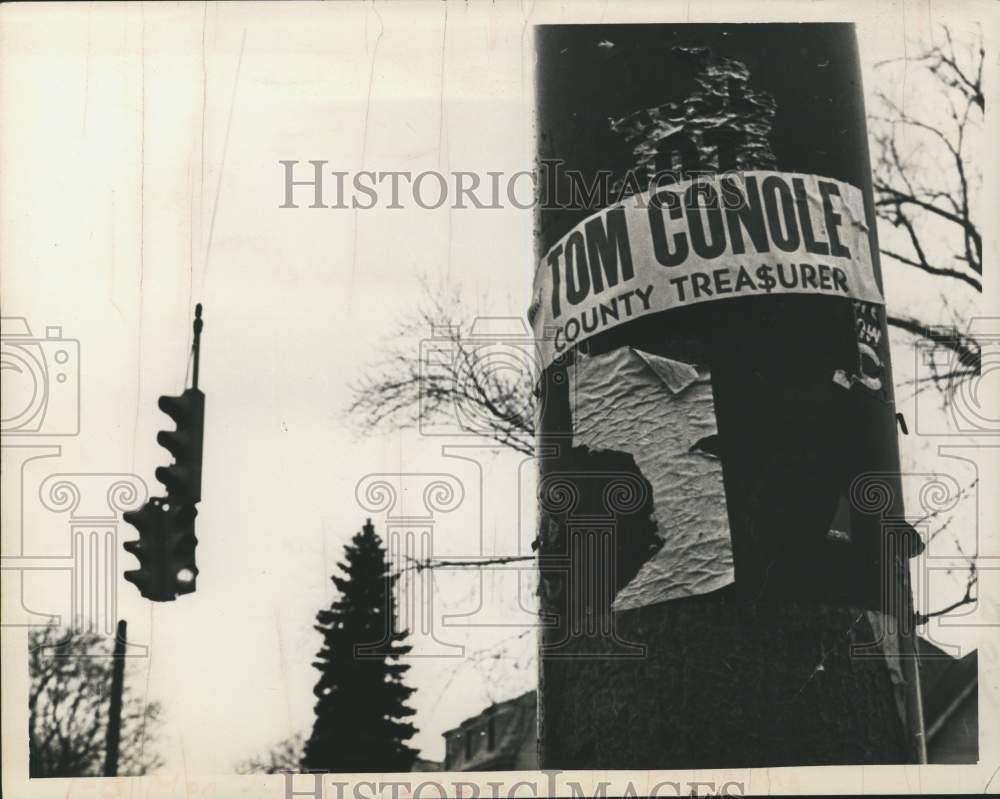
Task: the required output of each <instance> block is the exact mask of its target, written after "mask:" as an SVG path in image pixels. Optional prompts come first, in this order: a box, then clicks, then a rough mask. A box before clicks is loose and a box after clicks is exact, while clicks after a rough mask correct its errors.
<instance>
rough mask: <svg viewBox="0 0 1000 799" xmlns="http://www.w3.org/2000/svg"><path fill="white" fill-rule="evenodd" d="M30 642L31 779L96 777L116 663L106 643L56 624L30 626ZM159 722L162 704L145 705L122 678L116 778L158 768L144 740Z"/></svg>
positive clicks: (101, 765)
mask: <svg viewBox="0 0 1000 799" xmlns="http://www.w3.org/2000/svg"><path fill="white" fill-rule="evenodd" d="M28 642H29V648H30V649H29V660H28V667H29V676H30V679H31V687H30V693H29V694H28V734H29V774H30V776H31V777H99V776H101V775H102V773H103V770H104V758H105V746H106V737H107V728H108V707H109V704H110V691H111V668H112V663H113V661H112V658H111V651H112V650H111V646H110V645H109V642H108V641H107V639H105V638H102V637H101V636H99V635H96V634H93V633H74V632H70V631H68V630H65V629H61V628H58V627H54V626H50V627H42V628H38V629H34V630H32V631H31V633H30V634H29V637H28ZM159 721H160V706H159V704H157V703H156V702H149V703H147V702H146V701H145V700H144V699H143V697H141V696H139V695H137V694H136V693H135V692H134V691H131V690H130V689H129V687H128V681H127V680H126V684H125V688H124V691H123V696H122V718H121V744H120V753H119V761H118V773H119V775H123V776H125V775H128V776H131V775H141V774H147V773H149V772H150V771H152V770H154V769H156V768H158V767H159V766H161V765H162V761H161V760H160V758H159V756H158V755H157V753H156V752H155V750H154V748H153V747H151V746H149V745H148V742H149V741H151V740H155V735H156V732H157V730H158V727H159Z"/></svg>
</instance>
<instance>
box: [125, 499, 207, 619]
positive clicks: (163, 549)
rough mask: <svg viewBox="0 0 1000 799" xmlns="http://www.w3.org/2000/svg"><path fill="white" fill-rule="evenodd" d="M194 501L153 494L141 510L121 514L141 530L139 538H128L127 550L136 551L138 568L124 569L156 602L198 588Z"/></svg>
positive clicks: (129, 577) (127, 576)
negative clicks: (184, 501)
mask: <svg viewBox="0 0 1000 799" xmlns="http://www.w3.org/2000/svg"><path fill="white" fill-rule="evenodd" d="M197 515H198V511H197V509H196V508H195V507H194V505H190V504H179V503H176V502H172V501H171V498H170V497H153V499H151V500H149V501H148V502H147V503H146V504H145V505H143V506H142V507H141V508H140V509H139V510H135V511H128V512H127V513H125V514H124V515H123V516H122V518H123V519H124V520H125V521H126V522H127V523H128V524H131V525H132V526H133V527H135V528H136V529H137V530H138V531H139V540H138V541H126V542H125V543H124V545H123V546H124V548H125V551H126V552H128V553H130V554H132V555H135V557H136V558H138V560H139V568H138V569H133V570H131V571H127V572H125V579H126V580H128V581H129V582H130V583H132V584H133V585H135V586H136V587H137V588H138V589H139V592H140V593H141V594H142V595H143V596H144V597H146V599H151V600H153V601H154V602H170V601H172V600H174V599H175V598H176V597H177V595H178V594H190V593H192V592H193V591H194V590H195V578H196V577H197V576H198V567H197V566H196V565H195V560H194V548H195V546H196V545H197V543H198V539H197V538H195V535H194V519H195V516H197Z"/></svg>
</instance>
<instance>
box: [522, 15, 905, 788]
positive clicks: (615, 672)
mask: <svg viewBox="0 0 1000 799" xmlns="http://www.w3.org/2000/svg"><path fill="white" fill-rule="evenodd" d="M536 54H537V59H536V64H537V66H536V86H537V95H536V98H537V100H536V102H537V114H536V118H537V154H538V157H539V162H540V164H541V165H542V175H541V176H540V177H541V179H540V182H539V184H540V186H541V187H542V193H543V197H542V201H541V203H540V204H539V205H538V212H537V226H536V230H537V252H536V256H537V267H536V275H535V284H534V296H533V301H532V305H531V309H530V310H529V318H530V319H531V321H532V324H533V327H534V330H535V333H536V336H537V338H538V339H539V340H540V351H541V352H542V354H543V360H544V363H543V367H544V372H543V375H542V380H541V381H540V385H539V390H540V401H539V405H540V413H539V422H538V429H539V435H538V447H539V450H538V451H539V463H540V466H539V471H540V474H539V491H538V494H539V534H538V543H539V549H538V551H539V570H540V577H541V580H540V584H541V587H540V597H541V612H542V615H543V617H547V618H548V619H549V620H550V621H549V623H548V624H546V625H544V626H543V628H542V634H541V640H540V651H539V672H540V673H539V737H540V755H541V766H542V768H559V769H576V768H587V769H593V768H631V769H666V768H713V767H731V768H736V767H750V766H758V767H764V766H791V765H821V764H862V763H865V764H875V763H903V762H921V761H922V759H923V758H924V757H925V756H924V754H923V745H922V741H923V730H922V719H921V712H920V701H919V697H920V695H919V675H918V670H917V662H916V660H915V659H914V657H908V655H913V638H914V636H915V632H914V629H913V624H912V621H913V609H912V602H911V598H910V584H909V576H908V560H909V558H910V557H912V556H913V555H914V554H916V552H917V551H918V550H919V548H920V544H919V541H918V540H916V539H914V537H913V531H912V528H909V526H908V525H907V524H905V523H904V522H903V521H902V519H903V506H902V496H901V487H900V478H899V468H900V467H899V452H898V442H897V430H896V413H895V406H894V403H893V391H892V389H893V386H892V370H891V364H890V359H889V344H888V331H887V327H886V318H885V305H884V292H883V286H882V277H881V271H880V267H879V260H878V241H877V232H876V225H875V215H874V208H873V197H872V188H871V175H870V167H869V159H868V145H867V134H866V129H865V113H864V103H863V95H862V90H861V71H860V62H859V57H858V52H857V42H856V38H855V33H854V29H853V26H852V25H850V24H841V23H822V24H741V25H735V24H717V25H708V24H705V25H702V24H690V25H565V26H563V25H550V26H549V25H547V26H540V27H539V28H538V29H537V34H536ZM581 189H583V191H581ZM876 495H877V496H878V500H877V501H876V499H875V496H876ZM887 520H895V522H894V523H893V524H887ZM880 636H881V637H880ZM896 653H901V656H897V654H896ZM897 689H898V690H900V691H901V696H902V699H903V701H898V696H897Z"/></svg>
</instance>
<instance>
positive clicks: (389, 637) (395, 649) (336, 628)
mask: <svg viewBox="0 0 1000 799" xmlns="http://www.w3.org/2000/svg"><path fill="white" fill-rule="evenodd" d="M344 550H345V555H346V560H347V563H346V564H344V563H338V564H337V566H338V568H339V569H340V570H341V571H342V572H344V575H343V576H338V575H334V576H333V578H332V579H333V583H334V585H335V586H336V587H337V590H338V591H339V592H340V598H339V599H337V600H336V601H335V602H334V603H333V605H332V606H331V608H330V610H321V611H320V612H319V613H318V614H317V615H316V620H317V622H318V624H317V625H316V630H317V631H318V632H320V633H321V634H322V635H323V647H322V649H320V651H319V654H318V655H317V660H316V662H314V663H313V666H315V667H316V668H317V669H319V671H320V678H319V682H317V683H316V687H315V688H314V689H313V693H314V694H316V697H317V700H318V701H317V702H316V721H315V723H314V725H313V730H312V735H311V736H310V738H309V740H308V741H307V742H306V746H305V752H304V754H303V757H302V768H303V769H309V770H313V771H328V772H372V771H409V770H410V768H411V766H412V765H413V761H414V760H415V759H416V756H417V752H416V750H414V749H411V748H410V747H408V746H407V745H406V744H405V741H406V740H407V739H408V738H411V737H412V736H413V734H414V733H415V732H416V728H415V727H414V726H413V725H412V724H410V723H408V722H407V721H405V718H406V717H407V716H412V715H413V714H414V711H413V709H412V708H409V707H407V705H406V700H407V699H408V698H409V696H410V694H412V693H413V690H414V689H412V688H409V687H407V686H406V685H404V684H403V680H402V677H403V674H404V673H405V672H406V671H407V669H409V668H410V667H409V666H408V665H406V664H402V663H399V662H398V661H399V658H400V657H401V656H402V655H405V654H406V653H407V652H409V651H410V649H411V647H410V646H407V645H405V644H403V643H402V641H403V640H404V639H405V638H406V635H407V633H406V631H402V632H396V631H394V629H393V627H394V625H393V619H394V618H395V603H394V600H393V591H392V588H393V584H394V583H395V581H396V579H397V577H398V575H390V574H389V564H388V563H387V562H386V558H385V549H384V548H383V546H382V539H381V538H379V537H378V536H377V535H376V534H375V528H374V527H373V526H372V523H371V519H369V520H368V522H367V523H366V524H365V525H364V527H363V528H362V531H361V532H360V533H358V534H357V535H355V536H354V538H353V539H352V541H351V543H350V544H348V545H347V546H345V547H344Z"/></svg>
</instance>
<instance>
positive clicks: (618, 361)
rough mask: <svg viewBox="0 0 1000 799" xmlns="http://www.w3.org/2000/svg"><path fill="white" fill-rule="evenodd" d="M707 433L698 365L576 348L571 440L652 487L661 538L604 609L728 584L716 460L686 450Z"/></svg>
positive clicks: (706, 397)
mask: <svg viewBox="0 0 1000 799" xmlns="http://www.w3.org/2000/svg"><path fill="white" fill-rule="evenodd" d="M716 433H717V430H716V421H715V406H714V403H713V401H712V384H711V378H710V376H709V374H708V373H707V372H706V371H704V370H699V369H696V368H695V367H694V366H692V365H690V364H686V363H681V362H679V361H674V360H671V359H669V358H664V357H661V356H658V355H652V354H650V353H645V352H640V351H638V350H635V349H633V348H631V347H621V348H619V349H617V350H614V351H613V352H610V353H607V354H604V355H598V356H587V355H584V354H580V356H579V361H578V364H577V376H576V404H575V408H574V440H573V444H574V446H583V445H585V446H588V447H592V448H595V449H609V450H618V451H622V452H627V453H629V454H630V455H632V456H633V458H634V459H635V462H636V465H637V466H638V467H639V469H640V470H641V472H642V474H643V476H644V477H645V478H646V479H647V480H648V481H649V482H650V484H651V485H652V488H653V516H654V519H655V521H656V524H657V535H658V536H659V537H660V538H661V539H662V540H663V541H664V545H663V547H661V548H660V550H659V551H658V552H657V553H656V554H654V555H653V556H652V557H651V558H650V559H649V560H648V561H646V563H644V564H643V565H642V567H641V568H640V569H639V572H638V574H636V576H635V577H634V578H633V579H632V581H631V582H629V583H628V584H627V585H626V586H625V587H624V588H622V589H621V590H620V591H619V592H618V594H617V596H616V597H615V600H614V603H613V604H612V609H613V610H628V609H632V608H638V607H642V606H644V605H651V604H654V603H656V602H663V601H666V600H669V599H680V598H682V597H691V596H697V595H699V594H705V593H708V592H710V591H715V590H717V589H719V588H722V587H724V586H726V585H729V584H731V583H732V582H733V581H734V576H733V548H732V537H731V535H730V531H729V517H728V514H727V511H726V494H725V489H724V487H723V483H722V464H721V462H720V461H719V460H718V459H717V458H713V457H710V456H707V455H705V454H704V453H697V452H690V451H689V450H690V448H691V445H692V444H694V443H695V442H696V441H698V440H699V439H703V438H705V437H707V436H710V435H714V434H716Z"/></svg>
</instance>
